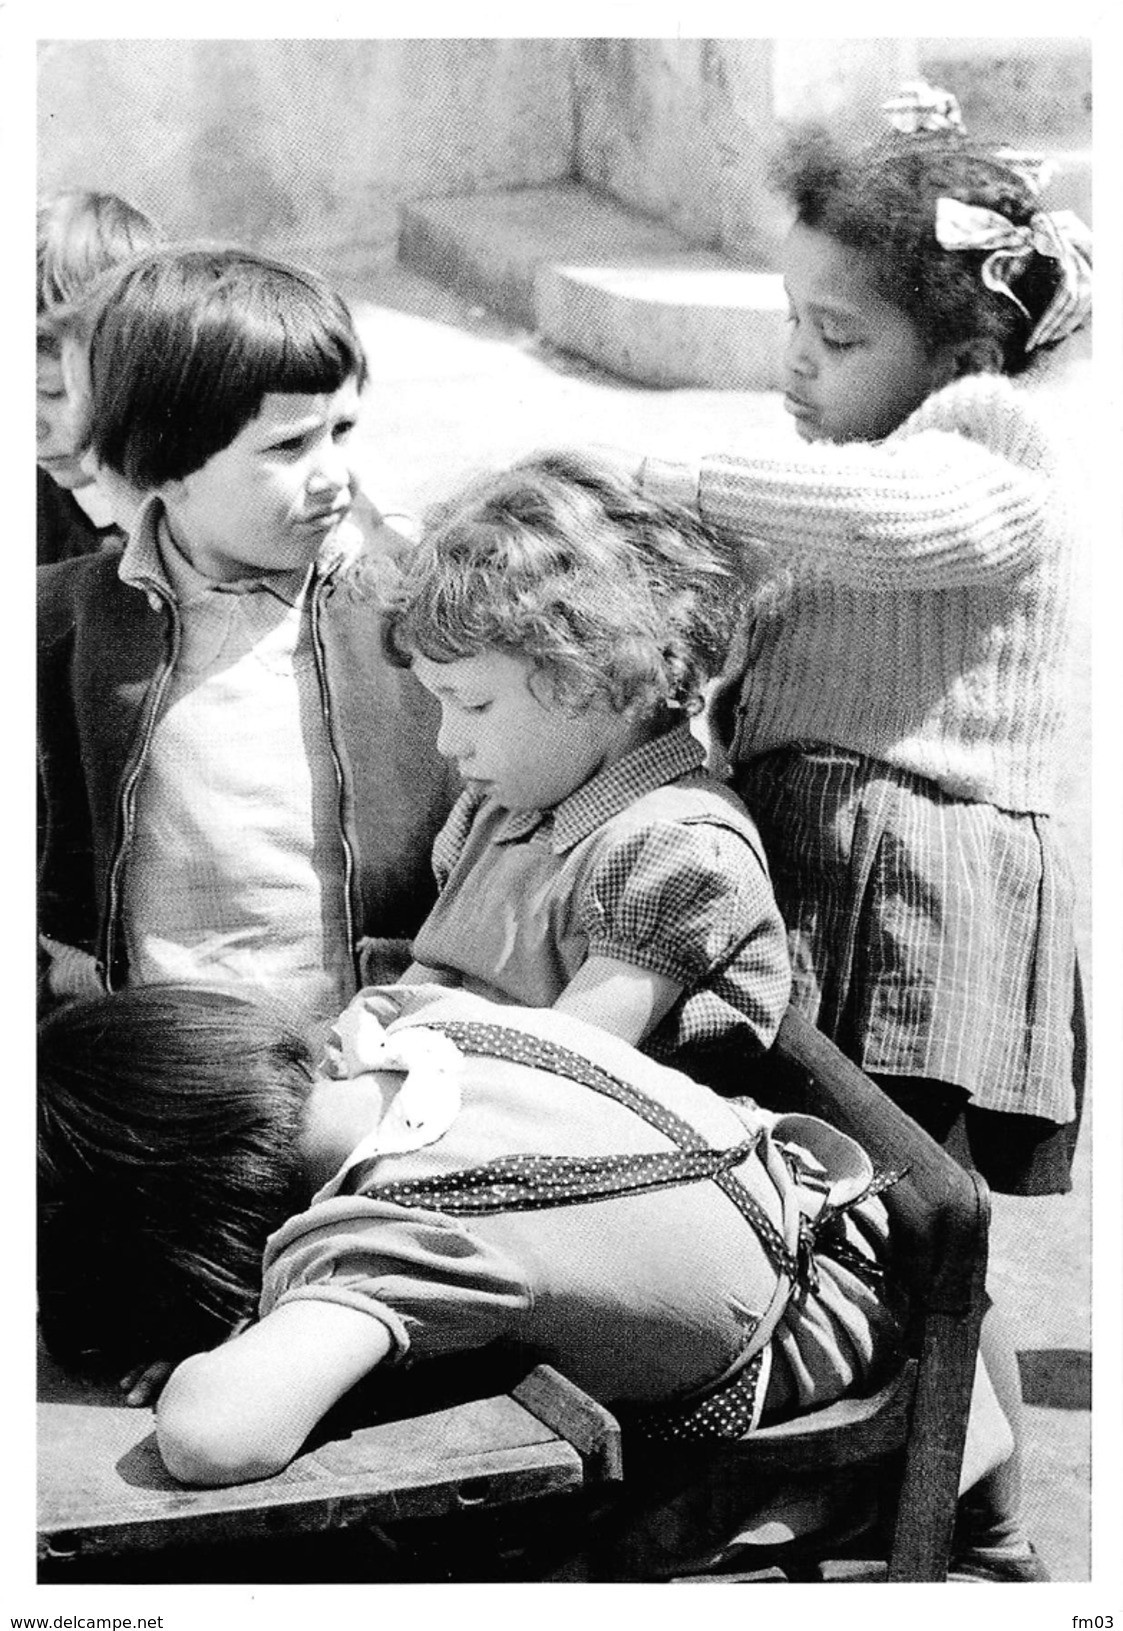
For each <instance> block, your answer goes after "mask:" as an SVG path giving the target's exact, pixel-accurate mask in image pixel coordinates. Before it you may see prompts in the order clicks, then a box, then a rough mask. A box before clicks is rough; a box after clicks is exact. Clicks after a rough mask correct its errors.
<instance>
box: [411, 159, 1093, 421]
mask: <svg viewBox="0 0 1123 1631" xmlns="http://www.w3.org/2000/svg"><path fill="white" fill-rule="evenodd" d="M1025 147H1026V150H1027V151H1033V152H1041V151H1042V147H1041V145H1040V144H1036V143H1033V142H1032V141H1028V140H1027V142H1026V144H1025ZM1050 156H1051V157H1052V159H1053V160H1054V162H1055V164H1056V170H1055V173H1054V176H1053V178H1052V180H1051V181H1050V182H1049V184H1048V186H1047V187H1046V190H1045V194H1044V200H1043V201H1044V203H1045V205H1046V206H1047V207H1048V208H1050V209H1073V210H1075V211H1076V213H1077V214H1078V215H1080V216H1082V217H1083V219H1084V220H1085V221H1088V222H1089V223H1090V222H1091V219H1092V166H1091V152H1090V150H1089V149H1068V150H1061V151H1057V150H1053V152H1052V153H1051V155H1050ZM398 257H399V259H400V260H401V261H402V262H403V263H404V264H405V265H406V266H408V267H410V268H411V269H412V270H414V271H416V272H420V273H421V274H423V275H424V276H425V277H428V278H431V279H433V280H434V281H435V282H437V283H440V284H443V285H444V286H445V287H446V288H449V289H452V290H454V291H455V292H456V293H457V294H460V295H462V296H466V297H467V298H468V299H470V300H475V301H478V302H479V303H480V304H481V305H484V306H488V307H490V308H491V309H492V310H494V311H497V312H499V313H500V314H501V315H502V316H504V317H507V318H509V319H510V320H511V321H513V322H516V323H519V324H521V325H522V326H523V327H525V328H528V329H532V330H534V331H536V332H537V333H539V334H541V335H542V336H543V337H544V338H545V339H547V340H548V341H549V342H550V343H551V344H552V345H555V346H558V347H559V348H560V349H562V350H564V351H569V352H573V353H575V354H576V355H577V356H579V357H583V358H584V359H585V360H586V361H588V362H592V363H595V364H596V365H597V366H598V367H601V368H605V369H607V370H609V371H610V372H611V373H614V374H619V375H621V376H622V377H623V378H625V379H631V380H635V381H637V382H638V383H640V384H643V385H654V386H668V387H672V386H687V387H697V388H708V389H717V390H743V391H766V390H773V389H775V388H776V387H777V386H778V385H779V383H780V379H779V370H780V358H781V354H782V350H783V339H784V332H785V323H784V318H785V312H786V302H785V300H784V295H783V289H782V285H781V281H780V278H779V276H778V275H777V274H775V273H774V272H771V271H768V270H765V269H763V268H752V267H747V266H741V265H738V264H735V263H734V262H733V261H731V260H729V259H728V258H727V257H725V256H723V255H721V254H719V253H716V252H714V251H712V250H708V249H700V248H697V247H695V246H693V245H691V244H690V243H689V242H688V240H687V239H685V238H683V237H682V236H681V235H680V234H678V233H676V232H675V231H673V230H672V229H671V228H670V227H668V226H666V225H664V224H663V223H661V222H659V221H654V220H651V219H650V218H649V217H647V216H643V215H639V214H638V213H636V212H635V211H634V210H629V209H627V208H625V207H624V206H623V205H621V204H618V203H616V202H615V201H613V200H611V199H609V198H606V197H604V196H603V195H602V194H599V193H596V192H594V191H592V189H590V188H588V187H585V186H582V185H581V184H580V183H577V182H568V181H567V182H557V183H553V184H551V185H548V186H544V187H527V188H520V189H516V190H513V191H509V192H502V193H476V194H470V195H467V196H460V197H456V198H439V199H429V200H424V201H419V202H413V203H408V204H405V205H403V206H402V211H401V231H400V236H399V240H398Z"/></svg>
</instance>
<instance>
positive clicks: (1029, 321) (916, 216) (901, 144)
mask: <svg viewBox="0 0 1123 1631" xmlns="http://www.w3.org/2000/svg"><path fill="white" fill-rule="evenodd" d="M886 111H887V112H888V113H889V115H890V123H891V126H892V128H891V129H889V130H888V131H886V132H884V133H882V134H881V135H880V136H879V137H878V138H876V139H875V140H874V141H873V142H872V143H868V144H866V145H864V146H862V147H860V148H859V149H857V150H849V149H847V148H846V147H844V146H843V145H842V144H841V143H840V142H839V141H838V140H836V139H835V138H834V137H833V136H832V134H831V133H830V132H829V131H827V130H824V129H822V128H821V127H816V128H807V129H803V130H800V131H797V132H795V133H794V134H793V135H792V136H791V138H790V140H789V142H788V144H787V147H786V150H785V152H784V153H783V155H782V157H781V159H780V161H779V163H778V167H777V179H778V183H779V186H780V188H781V190H782V191H783V193H784V194H785V196H786V197H787V198H788V200H789V201H790V203H791V204H792V205H793V206H794V212H795V219H794V224H793V225H792V227H791V230H790V233H789V236H788V238H787V241H786V245H785V249H784V254H783V269H784V278H785V285H786V289H787V294H788V300H789V306H790V314H789V315H790V325H791V327H790V337H789V340H788V345H787V352H786V357H785V386H784V389H785V397H784V405H785V407H786V409H787V411H788V412H789V413H790V414H791V416H792V418H793V419H794V421H795V425H796V430H797V432H798V434H799V436H800V438H801V439H802V441H803V442H804V443H805V444H807V445H806V447H805V448H803V449H802V450H800V451H788V450H786V449H784V448H782V447H769V448H762V449H761V451H760V452H759V453H758V454H757V455H756V456H749V457H744V456H737V457H715V458H708V459H705V460H703V461H702V463H701V465H700V466H699V467H695V468H688V467H685V466H681V465H676V464H669V463H664V462H662V461H657V460H651V459H649V460H647V461H646V462H645V464H644V466H643V467H642V474H641V480H642V483H643V485H644V487H645V490H648V491H650V492H652V493H653V494H658V495H659V496H661V497H664V498H668V499H674V500H677V501H678V502H680V503H685V504H689V505H692V506H693V507H694V508H695V509H696V510H697V512H698V513H699V514H700V516H701V518H702V520H703V521H704V522H705V523H706V524H707V525H708V526H710V527H712V528H713V529H714V530H715V531H717V532H718V533H720V534H724V535H725V536H726V537H732V538H734V539H736V540H738V541H740V542H741V544H742V546H743V554H744V559H745V561H746V567H747V569H748V570H750V571H751V573H752V576H753V581H754V584H755V587H754V590H753V594H752V598H751V601H750V605H749V611H748V615H747V617H746V618H745V620H744V622H743V624H742V628H741V631H740V635H739V637H738V641H737V642H736V643H735V647H734V651H733V654H732V656H731V659H730V662H729V664H727V667H726V673H725V678H724V680H723V682H722V685H721V687H720V688H719V691H718V695H717V698H716V701H715V704H714V710H713V712H714V724H715V728H716V731H717V734H718V736H719V737H720V739H721V741H722V744H723V746H724V748H725V750H726V752H727V754H728V758H729V761H730V765H731V775H732V781H733V785H734V787H735V788H736V790H737V792H738V793H739V794H740V795H741V797H742V798H743V800H744V801H745V803H746V804H747V805H748V807H749V810H750V811H751V813H752V815H753V817H754V819H755V820H756V822H757V824H758V828H759V830H760V832H761V835H762V837H763V839H764V842H765V848H766V851H767V853H768V857H769V863H770V866H771V870H772V876H773V882H774V886H775V890H776V895H777V899H778V901H779V904H780V909H781V913H782V915H783V917H784V919H785V922H786V925H787V933H788V946H789V951H790V953H791V957H792V967H793V971H794V981H795V983H794V989H793V1000H795V1001H796V1002H797V1003H799V1004H800V1005H801V1006H802V1007H803V1009H804V1010H805V1011H806V1012H807V1013H808V1014H809V1015H810V1017H811V1018H813V1019H814V1020H815V1021H816V1022H817V1023H818V1025H819V1026H820V1027H821V1028H822V1029H823V1030H825V1031H826V1032H827V1033H828V1034H829V1035H830V1036H832V1037H833V1038H834V1040H835V1041H836V1042H838V1043H839V1045H840V1046H841V1047H843V1048H844V1049H845V1050H846V1051H847V1052H848V1053H849V1054H850V1055H851V1056H852V1057H853V1058H854V1059H855V1060H856V1061H857V1062H858V1063H859V1064H860V1065H861V1066H862V1067H863V1068H864V1069H865V1070H866V1071H868V1072H869V1073H870V1074H871V1075H873V1076H875V1077H876V1078H877V1079H878V1080H879V1081H880V1083H881V1085H882V1086H883V1087H884V1088H885V1090H886V1091H887V1092H888V1093H889V1094H890V1095H891V1097H893V1098H894V1099H896V1100H897V1102H898V1103H899V1104H901V1105H902V1106H903V1107H904V1108H905V1109H906V1110H907V1111H909V1112H910V1114H912V1115H913V1116H914V1117H915V1118H916V1119H917V1120H918V1121H919V1122H920V1123H921V1124H922V1125H923V1126H924V1127H925V1128H927V1130H928V1131H929V1132H931V1133H932V1134H933V1135H934V1136H935V1137H936V1138H937V1139H939V1140H940V1141H941V1142H943V1143H945V1144H946V1145H947V1147H948V1148H949V1149H950V1150H951V1151H952V1153H953V1154H956V1155H957V1156H958V1157H959V1158H960V1159H962V1160H963V1161H964V1162H966V1163H970V1164H973V1165H974V1166H976V1167H977V1168H978V1169H979V1170H980V1171H982V1172H983V1174H984V1175H985V1177H986V1178H987V1179H988V1181H989V1182H990V1183H991V1185H992V1187H993V1188H995V1189H997V1190H999V1191H1002V1192H1006V1193H1011V1194H1051V1193H1063V1192H1066V1191H1067V1190H1068V1189H1069V1188H1070V1187H1071V1178H1070V1168H1071V1161H1072V1153H1073V1147H1074V1144H1075V1137H1076V1131H1077V1128H1078V1125H1079V1117H1080V1105H1081V1096H1082V1088H1083V1083H1082V1054H1083V1048H1082V1036H1083V1016H1082V1005H1081V998H1080V985H1079V973H1078V969H1077V964H1076V951H1075V938H1074V921H1073V919H1074V911H1073V884H1072V879H1071V876H1070V872H1069V868H1068V865H1067V862H1066V859H1065V857H1064V854H1063V852H1062V848H1061V846H1060V843H1059V840H1058V838H1057V836H1056V835H1055V833H1054V828H1053V820H1052V814H1051V812H1052V810H1053V800H1054V785H1055V782H1056V780H1057V775H1058V770H1059V767H1060V763H1061V755H1062V752H1063V745H1064V740H1065V735H1064V733H1065V702H1066V698H1067V693H1068V689H1069V668H1068V663H1069V641H1070V632H1071V630H1070V623H1071V613H1070V587H1071V577H1072V564H1073V549H1074V539H1073V537H1072V529H1071V520H1070V515H1071V511H1070V509H1069V508H1068V507H1066V504H1065V501H1064V498H1063V497H1062V494H1061V491H1060V484H1059V481H1058V464H1057V460H1056V457H1055V454H1054V452H1053V450H1052V449H1051V447H1050V445H1049V441H1048V438H1047V436H1046V435H1045V432H1044V430H1043V428H1042V426H1041V424H1040V423H1039V422H1038V420H1037V418H1036V417H1035V415H1034V414H1033V413H1032V412H1031V411H1030V408H1029V406H1028V404H1027V402H1026V400H1025V397H1024V395H1023V393H1022V392H1021V390H1020V388H1019V385H1018V384H1017V383H1015V380H1014V376H1018V375H1021V374H1023V373H1024V372H1025V371H1026V370H1027V369H1029V368H1030V367H1031V366H1032V365H1033V364H1034V363H1035V362H1036V360H1037V359H1038V358H1039V357H1040V355H1041V354H1042V352H1043V351H1045V350H1046V349H1048V348H1053V347H1055V346H1057V345H1059V344H1060V343H1061V342H1062V341H1064V340H1065V339H1066V338H1067V337H1068V336H1069V335H1071V334H1072V333H1074V332H1075V331H1076V330H1077V329H1078V328H1080V327H1081V326H1082V324H1083V323H1084V322H1085V321H1086V320H1087V319H1088V317H1089V315H1090V310H1091V236H1090V234H1089V233H1088V231H1087V229H1086V228H1085V227H1084V226H1083V224H1082V223H1081V222H1080V221H1078V220H1077V218H1076V217H1075V216H1074V215H1072V214H1071V213H1069V212H1059V213H1056V214H1051V213H1049V212H1048V211H1045V210H1043V209H1042V208H1041V203H1040V198H1039V194H1038V177H1037V175H1036V174H1035V166H1034V165H1033V164H1032V163H1029V162H1027V160H1026V159H1025V158H1024V157H1023V156H1021V155H1017V154H1013V153H1010V152H1008V151H1006V150H1003V149H996V148H994V147H981V146H979V145H978V144H975V143H972V142H971V141H970V140H969V138H968V136H967V135H966V133H965V131H964V129H963V124H962V120H961V118H960V115H959V109H958V105H957V103H956V101H955V98H954V97H953V96H951V95H950V94H949V93H948V92H946V91H940V90H936V89H934V88H933V87H930V86H926V85H923V84H914V85H912V86H906V87H905V89H904V91H903V92H902V94H901V95H900V96H899V97H897V98H894V99H893V101H892V102H890V103H888V104H887V105H886ZM983 1349H984V1355H985V1357H986V1360H987V1365H988V1369H989V1370H990V1373H991V1378H992V1380H993V1381H994V1383H995V1386H996V1390H997V1391H998V1392H999V1395H1000V1397H1001V1399H1002V1402H1003V1405H1004V1408H1005V1410H1006V1413H1007V1415H1008V1417H1009V1418H1010V1420H1011V1424H1012V1426H1013V1428H1014V1432H1015V1438H1016V1436H1017V1423H1018V1413H1019V1407H1020V1387H1019V1382H1018V1374H1017V1367H1016V1363H1015V1355H1014V1351H1013V1346H1012V1343H1011V1342H1010V1341H1009V1340H1008V1339H1006V1338H1005V1337H1004V1336H1003V1334H1002V1332H1001V1328H1000V1326H999V1325H998V1324H997V1322H996V1320H995V1318H994V1316H993V1310H992V1314H991V1316H990V1317H989V1318H988V1322H987V1325H986V1326H985V1327H984V1336H983ZM1019 1501H1020V1481H1019V1462H1018V1457H1017V1453H1016V1452H1015V1455H1014V1456H1013V1457H1011V1459H1010V1461H1009V1462H1008V1463H1006V1464H1005V1465H1004V1466H1003V1467H1000V1468H999V1469H998V1471H997V1473H996V1474H995V1475H994V1476H993V1477H992V1478H991V1479H989V1480H988V1481H987V1486H986V1488H985V1490H984V1491H983V1495H982V1498H981V1499H976V1500H975V1501H974V1502H973V1503H972V1507H971V1510H970V1511H965V1512H964V1534H963V1540H962V1546H961V1555H960V1562H959V1577H960V1578H964V1579H971V1580H1005V1581H1033V1580H1040V1579H1044V1578H1047V1576H1046V1574H1045V1571H1044V1567H1043V1565H1042V1564H1041V1562H1040V1560H1039V1559H1038V1557H1037V1555H1036V1553H1035V1552H1034V1551H1033V1548H1032V1547H1031V1546H1030V1544H1029V1542H1028V1541H1027V1540H1026V1538H1025V1536H1024V1534H1023V1533H1022V1529H1021V1523H1020V1507H1019Z"/></svg>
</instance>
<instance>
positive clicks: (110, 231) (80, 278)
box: [35, 191, 163, 566]
mask: <svg viewBox="0 0 1123 1631" xmlns="http://www.w3.org/2000/svg"><path fill="white" fill-rule="evenodd" d="M36 227H37V234H36V236H37V243H36V257H35V263H36V264H35V272H36V278H35V281H36V348H35V349H36V373H35V442H36V458H37V461H38V468H37V470H36V473H35V511H36V560H37V563H38V565H40V566H43V565H45V564H47V563H48V562H50V561H65V560H69V559H70V558H71V557H72V556H74V555H88V554H89V553H90V552H91V551H92V550H95V549H100V548H101V547H102V546H103V545H104V544H105V543H107V542H114V541H117V542H119V541H120V539H121V531H120V528H119V527H118V526H117V525H116V524H115V519H116V518H115V517H114V516H113V515H112V513H111V511H110V507H109V504H108V501H107V500H106V498H105V497H104V495H103V494H101V493H100V492H99V490H98V489H97V487H96V486H95V484H94V481H93V477H92V476H91V475H90V473H89V471H88V470H86V469H85V468H84V466H83V464H82V462H81V460H82V452H83V442H82V436H81V431H82V426H81V423H80V422H79V420H78V419H76V417H75V406H76V405H75V403H74V401H73V399H72V397H71V396H70V395H69V394H68V392H67V388H66V382H65V379H64V377H63V370H62V355H61V353H62V328H63V327H64V326H65V323H66V321H67V319H68V317H69V315H70V313H71V312H72V311H73V309H74V307H75V306H76V305H78V304H79V303H80V302H81V301H82V299H83V298H84V296H85V295H86V294H87V293H88V291H89V290H90V288H91V287H92V285H93V284H94V282H95V281H96V279H97V278H98V277H99V276H100V275H101V274H102V273H103V272H107V271H109V269H110V268H111V267H114V266H116V265H118V264H119V263H120V262H121V261H123V260H127V259H128V257H129V256H130V255H133V254H136V253H138V252H139V251H140V250H144V249H152V248H154V247H155V246H156V245H157V244H158V243H159V242H160V241H161V239H162V238H163V233H162V232H161V231H160V229H159V227H157V226H156V225H155V224H154V223H153V222H152V221H150V220H149V218H148V216H147V215H144V214H143V213H142V212H141V211H140V210H138V209H134V208H133V206H132V205H131V204H127V203H126V202H125V201H124V199H122V198H118V197H117V196H116V194H115V193H101V192H84V191H77V192H66V193H59V194H58V195H57V196H56V197H54V198H51V199H49V200H48V201H47V202H46V203H44V204H42V205H41V206H40V208H39V212H38V217H37V221H36Z"/></svg>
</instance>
